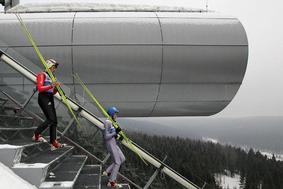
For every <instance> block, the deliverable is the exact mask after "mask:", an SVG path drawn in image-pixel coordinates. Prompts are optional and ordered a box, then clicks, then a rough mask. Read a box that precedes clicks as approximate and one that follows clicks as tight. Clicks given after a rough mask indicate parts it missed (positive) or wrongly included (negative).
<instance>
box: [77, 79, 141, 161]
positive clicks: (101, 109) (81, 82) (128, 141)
mask: <svg viewBox="0 0 283 189" xmlns="http://www.w3.org/2000/svg"><path fill="white" fill-rule="evenodd" d="M73 76H74V78H75V79H76V80H77V81H78V82H79V83H80V84H81V86H82V87H83V89H84V91H85V92H86V93H87V94H88V96H89V97H90V98H91V99H92V100H93V101H94V102H95V104H96V105H97V106H98V108H99V109H100V111H101V112H102V113H103V115H104V116H105V117H107V119H109V120H110V121H111V122H112V124H113V126H114V127H115V128H118V127H119V125H118V124H117V122H115V121H114V120H113V119H112V117H111V116H109V115H108V113H107V112H106V110H105V109H104V108H103V106H102V105H101V104H100V103H99V101H98V100H97V98H96V97H95V96H94V94H92V92H91V91H90V90H89V89H88V88H87V86H86V85H85V83H84V82H83V81H82V80H81V78H80V77H79V75H78V74H77V73H76V74H74V75H73ZM120 133H121V135H122V137H123V138H124V139H125V141H126V142H127V143H128V144H130V146H131V149H132V150H133V152H135V153H136V154H137V155H138V156H139V157H140V159H141V160H142V161H143V162H144V163H145V164H146V165H147V163H146V161H145V160H144V158H143V157H142V156H141V155H140V154H139V153H138V152H137V151H136V150H135V148H134V147H133V144H132V141H131V140H130V139H129V137H128V136H127V135H126V134H125V132H123V131H121V132H120Z"/></svg>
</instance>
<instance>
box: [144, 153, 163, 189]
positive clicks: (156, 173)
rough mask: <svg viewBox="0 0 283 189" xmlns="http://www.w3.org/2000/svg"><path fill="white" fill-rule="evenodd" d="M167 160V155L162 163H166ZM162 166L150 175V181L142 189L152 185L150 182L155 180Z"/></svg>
mask: <svg viewBox="0 0 283 189" xmlns="http://www.w3.org/2000/svg"><path fill="white" fill-rule="evenodd" d="M166 159H167V155H166V156H165V158H164V159H163V161H162V162H163V163H164V162H165V161H166ZM162 168H163V166H162V165H161V166H160V167H159V168H158V169H156V170H155V172H154V173H153V174H152V176H151V177H150V179H149V180H148V181H147V183H146V185H145V186H144V187H143V189H148V188H149V186H150V185H151V184H152V182H153V181H154V180H155V178H156V177H157V175H158V173H160V171H161V170H162Z"/></svg>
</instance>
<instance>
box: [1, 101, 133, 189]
mask: <svg viewBox="0 0 283 189" xmlns="http://www.w3.org/2000/svg"><path fill="white" fill-rule="evenodd" d="M0 106H1V109H2V112H1V119H0V120H1V122H0V161H1V162H2V163H3V164H5V165H6V166H8V167H9V168H11V169H12V170H13V171H14V172H15V173H16V174H18V175H19V176H20V177H22V178H23V179H25V180H27V181H28V182H29V183H31V184H32V185H35V186H36V187H38V188H41V189H47V188H49V189H51V188H52V189H70V188H74V189H84V188H91V189H101V188H104V187H103V186H105V185H106V183H105V182H106V181H107V178H101V170H102V169H101V167H102V165H101V164H97V165H86V160H87V158H88V156H86V155H74V154H73V149H74V146H66V147H64V148H61V149H58V150H55V151H51V150H50V145H49V144H48V143H47V142H33V141H32V140H31V137H30V135H31V133H33V131H34V129H35V127H33V126H28V127H25V126H23V125H22V124H21V122H22V121H23V120H25V119H28V120H30V121H32V120H31V119H30V118H29V117H25V116H16V115H15V116H12V115H6V114H3V113H6V111H7V109H5V108H4V107H3V105H0ZM13 117H14V118H13ZM10 121H13V122H14V123H13V124H12V125H11V124H9V122H10ZM17 122H18V123H17ZM102 180H103V181H104V183H102V182H101V181H102ZM123 188H125V189H126V188H127V189H129V188H130V186H129V185H128V184H123Z"/></svg>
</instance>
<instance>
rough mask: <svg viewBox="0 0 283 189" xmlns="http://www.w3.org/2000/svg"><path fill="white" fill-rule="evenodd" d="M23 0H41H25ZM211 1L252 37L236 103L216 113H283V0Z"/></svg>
mask: <svg viewBox="0 0 283 189" xmlns="http://www.w3.org/2000/svg"><path fill="white" fill-rule="evenodd" d="M50 1H51V0H41V1H40V2H50ZM88 1H89V0H88ZM22 2H39V1H38V0H25V1H24V0H23V1H22ZM56 2H58V0H56ZM60 2H61V1H60ZM65 2H66V0H65ZM73 2H74V1H73ZM75 2H78V1H75ZM82 2H86V1H85V0H84V1H82ZM95 2H110V3H113V2H115V3H129V2H130V3H131V4H154V5H158V4H160V5H173V6H186V7H192V8H205V5H206V2H207V1H206V0H174V1H173V0H170V1H169V0H158V1H153V0H119V1H113V0H111V1H110V0H109V1H107V0H104V1H102V0H99V1H95ZM208 5H209V9H211V10H215V11H217V12H221V13H223V14H226V15H232V16H236V17H237V18H239V19H240V21H241V22H242V24H243V25H244V28H245V29H246V32H247V35H248V40H249V61H248V67H247V72H246V75H245V78H244V81H243V84H242V86H241V88H240V90H239V92H238V94H237V95H236V97H235V98H234V100H233V101H232V103H231V104H230V105H229V106H228V107H227V108H226V109H225V110H224V111H222V112H221V113H219V114H218V115H216V116H221V117H222V116H253V115H255V116H276V115H279V116H283V82H282V81H283V22H282V18H283V12H282V7H283V1H282V0H269V1H267V0H208Z"/></svg>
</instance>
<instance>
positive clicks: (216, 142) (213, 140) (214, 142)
mask: <svg viewBox="0 0 283 189" xmlns="http://www.w3.org/2000/svg"><path fill="white" fill-rule="evenodd" d="M202 140H203V141H204V142H211V143H213V144H218V143H219V142H218V140H217V139H214V138H209V137H202Z"/></svg>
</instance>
